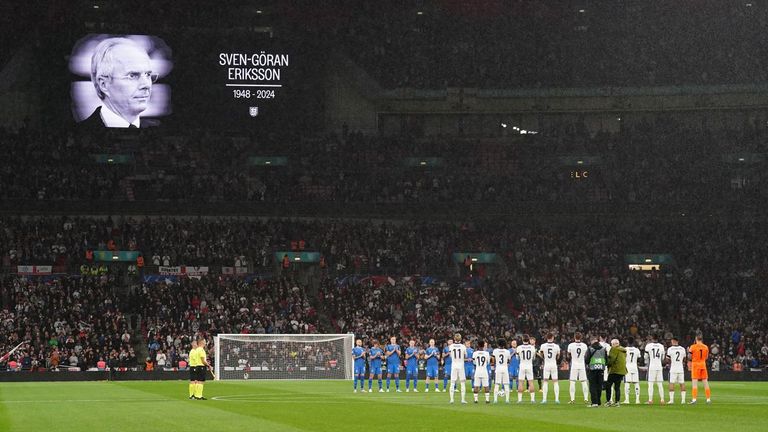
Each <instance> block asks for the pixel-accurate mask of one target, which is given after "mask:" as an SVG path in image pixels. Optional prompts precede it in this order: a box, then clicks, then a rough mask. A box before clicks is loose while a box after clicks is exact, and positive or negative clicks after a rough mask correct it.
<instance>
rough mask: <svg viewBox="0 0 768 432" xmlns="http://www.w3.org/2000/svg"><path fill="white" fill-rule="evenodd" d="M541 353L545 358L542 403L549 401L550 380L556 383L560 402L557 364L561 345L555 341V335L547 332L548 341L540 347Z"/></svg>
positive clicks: (557, 401) (557, 398)
mask: <svg viewBox="0 0 768 432" xmlns="http://www.w3.org/2000/svg"><path fill="white" fill-rule="evenodd" d="M539 355H540V356H542V357H543V358H544V370H543V372H544V373H543V375H544V376H543V378H544V389H543V395H542V396H543V397H542V400H541V403H543V404H545V403H547V393H548V392H549V381H554V383H555V403H557V404H559V403H560V383H559V382H558V380H557V365H558V360H560V346H559V345H558V344H556V343H555V335H553V334H552V333H547V341H546V342H545V343H543V344H541V347H539Z"/></svg>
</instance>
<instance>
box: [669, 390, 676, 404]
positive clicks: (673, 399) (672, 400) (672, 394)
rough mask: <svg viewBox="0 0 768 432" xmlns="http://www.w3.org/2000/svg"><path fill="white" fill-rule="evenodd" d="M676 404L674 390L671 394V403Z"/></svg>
mask: <svg viewBox="0 0 768 432" xmlns="http://www.w3.org/2000/svg"><path fill="white" fill-rule="evenodd" d="M674 402H675V391H674V390H672V391H671V392H669V403H674Z"/></svg>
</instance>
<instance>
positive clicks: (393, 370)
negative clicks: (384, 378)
mask: <svg viewBox="0 0 768 432" xmlns="http://www.w3.org/2000/svg"><path fill="white" fill-rule="evenodd" d="M387 373H388V374H392V375H397V374H399V373H400V365H399V364H397V363H395V364H388V365H387Z"/></svg>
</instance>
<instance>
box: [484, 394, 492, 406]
mask: <svg viewBox="0 0 768 432" xmlns="http://www.w3.org/2000/svg"><path fill="white" fill-rule="evenodd" d="M490 401H491V394H490V393H488V392H485V403H488V402H490Z"/></svg>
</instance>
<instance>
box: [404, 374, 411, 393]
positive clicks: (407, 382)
mask: <svg viewBox="0 0 768 432" xmlns="http://www.w3.org/2000/svg"><path fill="white" fill-rule="evenodd" d="M410 389H411V377H410V376H408V375H406V376H405V390H406V391H408V390H410Z"/></svg>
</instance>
